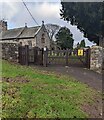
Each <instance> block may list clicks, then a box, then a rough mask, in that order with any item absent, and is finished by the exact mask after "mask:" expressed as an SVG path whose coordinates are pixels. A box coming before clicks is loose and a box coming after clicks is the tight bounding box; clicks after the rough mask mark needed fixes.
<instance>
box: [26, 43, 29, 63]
mask: <svg viewBox="0 0 104 120" xmlns="http://www.w3.org/2000/svg"><path fill="white" fill-rule="evenodd" d="M28 60H29V46H28V45H25V65H28V63H29V62H28Z"/></svg>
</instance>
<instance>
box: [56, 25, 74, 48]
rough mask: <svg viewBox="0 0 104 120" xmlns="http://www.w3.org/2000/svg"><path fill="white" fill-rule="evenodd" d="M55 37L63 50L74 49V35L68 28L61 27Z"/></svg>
mask: <svg viewBox="0 0 104 120" xmlns="http://www.w3.org/2000/svg"><path fill="white" fill-rule="evenodd" d="M55 37H56V43H57V45H59V46H60V47H61V49H73V43H74V39H73V35H72V33H71V32H70V30H69V29H68V28H67V27H61V28H60V30H59V31H58V33H57V34H56V36H55Z"/></svg>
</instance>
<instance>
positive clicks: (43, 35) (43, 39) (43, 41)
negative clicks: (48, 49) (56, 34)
mask: <svg viewBox="0 0 104 120" xmlns="http://www.w3.org/2000/svg"><path fill="white" fill-rule="evenodd" d="M41 43H45V34H44V33H43V34H42V37H41Z"/></svg>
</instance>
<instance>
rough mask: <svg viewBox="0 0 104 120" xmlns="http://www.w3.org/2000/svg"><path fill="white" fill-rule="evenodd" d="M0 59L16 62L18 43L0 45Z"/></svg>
mask: <svg viewBox="0 0 104 120" xmlns="http://www.w3.org/2000/svg"><path fill="white" fill-rule="evenodd" d="M1 44H2V59H5V60H10V61H13V62H18V43H1Z"/></svg>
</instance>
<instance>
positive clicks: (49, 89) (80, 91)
mask: <svg viewBox="0 0 104 120" xmlns="http://www.w3.org/2000/svg"><path fill="white" fill-rule="evenodd" d="M2 63H3V64H2V77H3V78H4V77H5V79H7V78H9V79H11V80H15V79H16V80H17V81H15V82H6V81H3V84H2V91H3V92H2V107H3V110H2V118H26V117H27V118H86V117H88V115H87V113H85V112H83V111H82V110H81V106H82V105H83V103H89V104H93V101H94V98H93V96H95V95H96V96H99V95H98V93H97V92H96V91H94V90H92V89H91V88H89V87H88V86H87V85H85V84H82V83H80V82H77V81H75V80H74V79H73V78H72V77H68V76H62V75H58V74H54V73H50V72H47V71H41V70H37V69H33V68H31V67H26V66H20V65H16V64H12V63H9V62H7V61H3V62H2ZM17 78H18V79H17ZM22 79H24V80H25V79H26V80H28V81H29V82H24V83H22V82H21V81H22Z"/></svg>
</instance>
